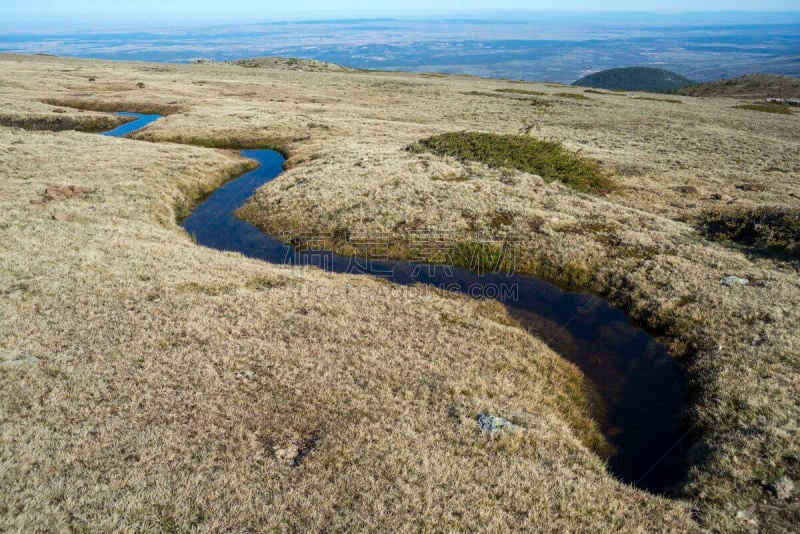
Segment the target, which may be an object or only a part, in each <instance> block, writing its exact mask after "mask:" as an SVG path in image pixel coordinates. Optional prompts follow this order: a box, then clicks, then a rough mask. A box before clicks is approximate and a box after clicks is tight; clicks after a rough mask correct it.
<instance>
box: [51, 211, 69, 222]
mask: <svg viewBox="0 0 800 534" xmlns="http://www.w3.org/2000/svg"><path fill="white" fill-rule="evenodd" d="M53 220H54V221H58V222H67V221H69V220H70V216H69V213H67V212H65V211H57V212H55V213H54V214H53Z"/></svg>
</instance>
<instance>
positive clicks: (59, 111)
mask: <svg viewBox="0 0 800 534" xmlns="http://www.w3.org/2000/svg"><path fill="white" fill-rule="evenodd" d="M66 112H67V110H66V109H62V108H56V109H54V110H53V113H66Z"/></svg>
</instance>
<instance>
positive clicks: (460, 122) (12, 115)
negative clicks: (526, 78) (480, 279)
mask: <svg viewBox="0 0 800 534" xmlns="http://www.w3.org/2000/svg"><path fill="white" fill-rule="evenodd" d="M0 79H2V80H5V81H4V82H3V83H0V102H2V104H3V111H2V117H3V122H2V124H6V125H10V126H0V167H2V169H3V172H2V173H1V177H0V208H1V209H0V237H1V239H0V295H2V297H3V298H2V299H0V414H2V418H1V420H2V423H0V424H2V438H1V439H0V459H2V465H3V469H0V485H2V487H3V489H4V499H3V501H2V503H0V530H2V531H44V530H56V531H119V530H131V531H265V530H267V531H269V530H288V531H301V530H302V531H308V530H311V531H318V530H336V531H339V530H342V531H376V530H378V531H385V530H430V531H437V530H442V531H520V530H527V531H556V532H582V531H609V530H611V531H619V532H641V531H656V532H662V531H677V532H693V531H698V530H701V529H705V530H708V531H719V532H739V531H753V530H757V529H761V530H763V531H768V532H790V531H792V530H793V529H794V528H795V526H796V524H797V523H798V521H800V517H798V508H797V504H798V497H797V491H796V490H795V484H796V483H797V481H800V465H799V464H798V462H797V458H798V454H799V453H798V446H797V443H798V430H797V425H796V422H797V421H798V420H800V375H799V374H798V354H797V346H798V344H799V343H800V332H798V330H797V328H796V325H797V324H800V309H798V306H797V302H798V301H799V300H800V277H799V276H798V271H797V264H796V263H795V262H793V260H792V258H793V257H794V256H792V254H795V251H796V250H797V247H796V243H794V242H793V241H792V240H793V239H794V237H792V231H793V229H795V228H796V223H795V219H793V217H795V214H796V213H797V209H798V208H800V200H798V199H800V140H798V137H797V131H798V128H800V115H798V114H797V113H794V114H792V113H790V114H785V115H782V114H771V113H761V112H758V111H753V110H749V109H742V108H738V107H736V104H737V103H736V102H732V101H730V100H729V99H724V98H707V99H696V98H686V97H679V96H678V97H670V98H666V97H663V96H658V95H650V96H645V95H626V94H614V93H599V92H598V93H599V94H598V93H587V92H585V91H584V90H583V89H578V88H574V87H569V86H563V85H555V84H525V83H517V82H511V81H503V80H487V79H476V78H468V77H460V76H459V77H455V76H453V77H451V76H429V75H428V76H426V75H417V74H413V73H388V72H366V71H361V72H358V73H352V72H309V71H300V70H287V69H285V68H283V67H277V68H253V69H248V68H242V67H239V66H236V65H230V64H196V65H174V64H147V63H131V62H104V61H88V60H79V59H65V58H52V57H27V56H15V55H7V54H6V55H2V54H0ZM56 110H59V111H56ZM89 110H94V111H89ZM98 110H102V111H110V110H138V111H142V112H145V111H148V110H149V111H160V112H162V113H164V114H165V115H166V116H165V117H164V118H162V119H161V120H159V121H158V122H156V123H154V124H152V125H151V126H149V127H148V128H147V129H145V130H143V131H140V132H137V133H135V134H134V135H132V136H130V138H128V139H113V138H106V137H101V136H98V135H95V134H90V133H82V132H80V131H45V132H43V131H37V130H39V129H41V128H43V127H44V126H43V125H46V124H47V123H48V121H45V120H43V117H47V116H50V115H53V114H54V115H57V116H58V117H60V119H59V121H58V123H57V125H56V126H57V127H56V126H54V127H53V129H60V128H62V127H63V125H65V124H73V125H74V128H75V129H76V130H80V129H92V128H90V126H93V125H95V124H98V121H99V120H101V119H102V118H103V117H105V118H107V120H108V121H110V122H111V121H113V120H114V118H115V116H113V115H109V114H104V113H100V112H99V111H98ZM243 147H247V148H252V147H274V148H280V149H281V151H282V152H283V153H285V154H287V155H288V160H287V164H286V170H285V172H284V174H282V175H281V176H280V177H279V178H277V179H276V180H275V181H273V182H270V183H268V184H267V185H265V186H264V187H262V188H261V189H260V190H259V191H258V193H256V195H255V196H254V197H253V198H252V199H251V200H250V201H249V202H248V203H247V204H246V205H245V207H244V208H243V209H242V210H241V211H240V215H241V217H243V218H245V219H246V220H247V221H249V222H251V223H253V224H255V225H257V226H259V227H261V228H262V229H264V230H267V231H269V232H270V233H272V234H273V235H279V236H286V238H287V241H294V239H293V238H295V237H297V236H306V238H313V239H314V242H315V243H318V244H324V245H328V246H329V247H330V248H333V249H336V250H339V251H341V252H344V253H348V252H353V251H354V247H356V246H357V244H358V243H359V242H361V243H367V244H369V243H372V244H374V243H376V242H379V241H378V240H379V239H383V240H384V242H389V243H392V244H395V245H397V246H396V247H395V248H393V249H392V251H391V252H392V254H394V255H396V256H398V257H403V258H406V259H409V260H411V259H413V256H410V255H409V252H411V249H409V248H407V247H405V248H404V245H405V244H406V243H407V241H406V240H407V238H408V236H414V235H417V236H423V237H424V236H440V237H441V236H444V237H445V238H446V239H448V240H451V241H454V242H458V243H460V244H464V245H465V246H469V245H473V246H475V243H481V242H485V241H488V242H490V243H494V242H496V241H497V240H501V239H503V238H504V237H509V238H513V239H514V241H513V242H514V243H515V247H516V257H515V260H516V263H515V264H514V265H513V268H514V270H515V271H516V272H517V273H527V274H532V275H537V276H541V277H544V278H547V279H550V280H553V281H555V282H559V283H562V284H564V285H569V286H570V287H574V288H577V289H580V290H583V291H591V292H594V293H595V294H598V295H600V296H602V297H604V298H606V299H607V300H608V301H609V302H611V303H612V304H613V305H615V306H617V307H618V308H620V309H621V310H623V311H624V312H625V313H626V314H627V315H628V316H629V317H630V318H632V319H633V320H635V321H636V322H638V324H641V325H644V326H646V327H647V328H648V329H650V330H651V331H654V332H657V333H659V334H661V335H662V336H663V339H664V340H665V343H667V344H668V346H669V348H670V350H671V352H672V354H673V355H674V356H675V363H676V364H677V365H679V366H680V368H681V369H682V370H683V372H684V374H685V377H686V382H687V384H686V385H687V387H686V389H687V394H688V395H689V398H688V399H687V406H686V409H685V410H684V411H683V412H682V413H680V414H675V416H676V418H679V419H680V421H681V424H682V427H681V434H682V435H684V436H685V439H686V440H687V445H688V446H689V449H690V454H689V459H688V461H689V464H690V465H689V466H688V467H689V469H688V470H687V472H686V477H685V479H684V481H683V482H682V483H681V484H680V487H679V488H677V490H676V493H675V495H676V496H677V498H666V497H663V496H658V495H653V494H650V493H648V492H645V491H643V490H640V489H637V488H635V487H633V486H631V485H628V484H624V483H621V482H620V481H619V480H617V479H615V478H614V477H613V476H612V475H611V474H609V472H608V471H607V470H606V468H605V463H604V461H603V460H602V459H601V458H600V457H599V456H598V455H597V454H595V453H594V452H593V449H592V448H591V447H590V446H588V445H587V442H586V440H585V439H582V434H581V429H584V430H585V429H587V428H589V429H592V428H594V427H593V424H594V423H595V422H593V421H592V419H591V416H590V414H593V413H595V412H594V411H593V408H596V406H595V405H594V404H593V403H594V401H590V399H592V398H593V397H592V391H591V390H590V387H589V385H588V384H587V383H586V380H585V378H584V377H583V375H582V374H581V373H580V371H579V370H578V368H577V367H575V366H574V365H572V364H571V363H569V362H567V361H566V360H565V358H564V357H562V356H564V355H565V354H566V353H568V352H569V350H570V349H569V347H570V346H571V345H574V344H576V343H577V340H576V338H574V337H572V336H566V335H565V334H564V332H563V329H562V328H560V327H561V325H560V324H552V325H543V324H539V325H534V327H526V325H527V323H526V321H525V317H518V316H512V315H511V314H510V313H509V312H508V310H506V309H505V308H503V307H501V306H499V305H497V304H494V303H492V302H488V301H476V300H470V299H467V298H465V297H462V296H458V295H453V294H450V293H446V292H443V291H438V290H430V289H427V290H426V289H425V288H423V287H418V286H408V287H402V288H400V287H396V286H390V285H389V284H387V283H386V282H385V281H382V280H377V279H372V278H367V277H356V278H354V277H350V276H343V275H334V274H330V273H323V272H320V271H318V270H315V269H303V268H291V267H287V266H275V265H269V264H265V263H262V262H259V261H256V260H252V259H248V258H245V257H243V256H241V255H239V254H233V253H224V252H218V251H215V250H212V249H208V248H204V247H199V246H197V245H196V244H195V243H194V242H193V240H192V238H191V236H189V235H187V234H186V232H185V231H184V230H183V229H182V228H180V227H179V226H178V225H177V224H176V216H178V215H179V214H180V213H183V212H185V208H186V207H187V206H191V205H192V204H193V202H195V201H196V200H197V199H199V198H203V197H204V196H205V195H206V194H207V193H208V192H209V191H211V190H213V189H214V188H216V187H218V186H219V185H220V184H222V183H223V182H226V181H227V180H229V179H231V178H232V177H233V176H235V175H237V173H239V172H242V171H243V170H244V169H246V168H249V167H250V164H249V163H248V162H247V161H246V160H244V159H243V158H242V157H241V156H240V155H239V154H238V153H237V152H234V151H232V150H230V149H232V148H243ZM530 147H534V148H535V149H536V150H531V149H530ZM532 152H535V154H533V153H532ZM54 187H58V188H60V189H62V190H63V189H64V188H69V187H71V188H72V189H69V191H73V192H75V191H79V192H80V195H73V196H71V197H69V196H66V197H60V198H59V197H54V196H53V195H48V190H50V188H54ZM762 206H773V207H776V208H775V209H770V210H768V211H765V210H764V209H762ZM778 207H780V209H778ZM765 213H766V214H770V215H771V216H772V218H765V217H764V214H765ZM773 220H774V221H775V224H776V225H781V228H783V229H784V230H785V231H783V232H778V233H774V232H770V231H769V229H765V228H764V225H765V224H772V222H770V221H773ZM752 223H755V224H756V225H758V226H757V229H758V233H757V234H753V232H750V229H752V228H756V227H755V226H753V224H752ZM742 228H744V229H745V230H742V231H740V230H741V229H742ZM737 229H738V230H737ZM359 240H360V241H359ZM356 251H357V250H356ZM773 251H780V255H779V254H777V253H776V254H773ZM360 252H364V251H363V250H362V251H360ZM729 275H736V276H739V277H742V278H746V279H747V281H748V283H747V284H746V285H742V284H734V285H733V286H728V285H725V284H723V283H721V280H723V279H725V277H727V276H729ZM594 313H595V311H594V310H592V309H583V310H581V314H582V315H586V316H588V317H589V318H593V317H595V316H594V315H592V314H594ZM569 320H571V319H569ZM565 321H566V319H565ZM537 328H538V329H537ZM618 328H619V325H618V324H611V325H608V327H607V329H608V331H609V332H611V333H612V334H613V332H615V331H617V330H618ZM554 337H559V340H558V342H559V343H558V350H559V352H556V350H555V349H554V348H553V346H555V344H554V343H553V339H554ZM615 348H616V347H614V346H611V347H609V350H614V349H615ZM643 357H649V355H648V354H644V355H643ZM598 365H599V366H601V367H602V365H603V362H602V361H601V362H598ZM631 367H632V368H634V369H635V365H632V366H631ZM623 378H624V377H619V376H617V375H611V376H610V377H609V380H610V381H612V382H615V383H616V382H619V381H621V380H622V379H623ZM634 378H635V377H634ZM626 384H627V385H628V386H630V387H635V386H636V380H635V379H633V380H629V381H627V382H626ZM481 413H492V414H497V415H499V416H505V417H507V418H508V419H510V420H512V421H513V422H515V423H516V424H518V425H519V426H520V427H521V428H520V429H516V430H515V431H509V432H508V433H505V434H500V435H497V436H487V435H484V434H482V433H481V432H480V430H479V428H478V425H477V424H476V417H477V416H478V415H479V414H481ZM637 413H639V412H637ZM646 416H647V414H646V413H645V414H644V416H643V417H644V418H645V419H646ZM663 446H664V449H665V452H666V450H668V449H669V448H670V447H672V446H673V443H664V444H663Z"/></svg>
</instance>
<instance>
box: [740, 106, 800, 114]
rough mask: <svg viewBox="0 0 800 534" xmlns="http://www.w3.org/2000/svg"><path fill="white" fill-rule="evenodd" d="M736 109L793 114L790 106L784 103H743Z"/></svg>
mask: <svg viewBox="0 0 800 534" xmlns="http://www.w3.org/2000/svg"><path fill="white" fill-rule="evenodd" d="M736 109H748V110H750V111H761V112H762V113H777V114H780V115H791V114H792V110H791V108H789V106H784V105H782V104H742V105H740V106H736Z"/></svg>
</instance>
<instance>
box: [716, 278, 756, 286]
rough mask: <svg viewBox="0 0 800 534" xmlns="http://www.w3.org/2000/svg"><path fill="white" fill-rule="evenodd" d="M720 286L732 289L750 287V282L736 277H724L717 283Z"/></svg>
mask: <svg viewBox="0 0 800 534" xmlns="http://www.w3.org/2000/svg"><path fill="white" fill-rule="evenodd" d="M719 283H720V284H722V285H723V286H728V287H733V286H747V285H750V280H747V279H745V278H739V277H738V276H726V277H725V278H723V279H722V280H720V281H719Z"/></svg>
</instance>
